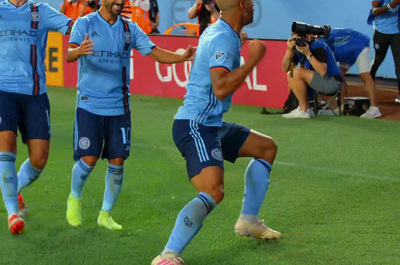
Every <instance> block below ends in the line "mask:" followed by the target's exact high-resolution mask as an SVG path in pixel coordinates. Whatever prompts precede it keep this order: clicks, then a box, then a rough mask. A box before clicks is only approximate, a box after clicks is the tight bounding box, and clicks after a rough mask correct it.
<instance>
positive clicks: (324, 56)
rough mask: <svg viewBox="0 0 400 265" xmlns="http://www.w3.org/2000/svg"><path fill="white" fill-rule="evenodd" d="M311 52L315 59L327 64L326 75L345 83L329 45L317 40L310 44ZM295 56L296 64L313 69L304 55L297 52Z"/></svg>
mask: <svg viewBox="0 0 400 265" xmlns="http://www.w3.org/2000/svg"><path fill="white" fill-rule="evenodd" d="M310 51H311V53H312V55H313V56H314V57H315V59H317V60H318V61H319V62H321V63H326V65H327V71H326V74H327V75H328V76H333V77H335V78H336V80H338V81H343V79H342V75H341V73H340V70H339V66H338V65H337V61H336V60H335V57H334V56H333V53H332V51H331V49H330V48H329V47H328V45H326V44H325V43H323V42H321V41H318V40H315V41H313V42H312V43H311V44H310ZM295 56H296V57H297V59H294V61H295V62H299V63H301V64H302V63H303V67H304V68H305V69H312V65H311V64H310V62H309V61H308V60H307V58H306V57H305V56H304V55H303V54H302V53H300V52H298V51H296V54H295Z"/></svg>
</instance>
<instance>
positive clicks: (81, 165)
mask: <svg viewBox="0 0 400 265" xmlns="http://www.w3.org/2000/svg"><path fill="white" fill-rule="evenodd" d="M78 163H79V166H80V168H81V169H82V170H83V171H85V172H86V173H90V172H91V171H92V169H93V168H91V167H88V166H86V165H85V164H83V162H82V160H79V161H78Z"/></svg>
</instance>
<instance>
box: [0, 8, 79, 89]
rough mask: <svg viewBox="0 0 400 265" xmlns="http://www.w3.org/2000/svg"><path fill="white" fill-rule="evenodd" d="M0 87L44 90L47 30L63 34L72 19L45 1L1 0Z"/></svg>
mask: <svg viewBox="0 0 400 265" xmlns="http://www.w3.org/2000/svg"><path fill="white" fill-rule="evenodd" d="M0 15H1V19H0V47H1V48H0V90H1V91H5V92H10V93H18V94H24V95H34V96H37V95H41V94H43V93H45V92H46V76H45V65H44V58H45V56H46V44H47V33H48V31H50V30H51V31H59V32H61V33H63V34H65V33H66V32H67V30H68V28H69V26H70V25H71V24H72V20H71V19H70V18H67V17H66V16H64V15H63V14H60V13H59V12H58V11H56V10H55V9H53V8H52V7H50V6H49V5H48V4H46V3H38V4H37V3H35V2H33V1H27V2H26V3H25V4H24V5H22V6H20V7H16V6H14V5H13V4H12V3H10V2H9V1H2V2H0Z"/></svg>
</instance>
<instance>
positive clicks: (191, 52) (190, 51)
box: [182, 45, 197, 61]
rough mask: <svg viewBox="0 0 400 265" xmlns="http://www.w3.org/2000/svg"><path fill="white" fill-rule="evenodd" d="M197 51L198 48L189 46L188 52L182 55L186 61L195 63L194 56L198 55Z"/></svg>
mask: <svg viewBox="0 0 400 265" xmlns="http://www.w3.org/2000/svg"><path fill="white" fill-rule="evenodd" d="M196 50H197V47H192V46H191V45H189V47H188V48H187V49H186V51H185V52H184V53H183V54H182V56H183V58H184V59H185V61H193V59H194V56H195V55H196Z"/></svg>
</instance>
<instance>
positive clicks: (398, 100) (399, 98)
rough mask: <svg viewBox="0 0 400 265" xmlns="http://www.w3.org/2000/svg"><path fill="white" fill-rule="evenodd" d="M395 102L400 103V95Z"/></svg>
mask: <svg viewBox="0 0 400 265" xmlns="http://www.w3.org/2000/svg"><path fill="white" fill-rule="evenodd" d="M394 102H396V103H400V95H399V96H397V98H396V99H395V100H394Z"/></svg>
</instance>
